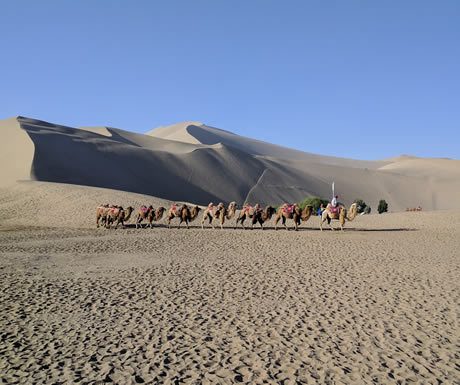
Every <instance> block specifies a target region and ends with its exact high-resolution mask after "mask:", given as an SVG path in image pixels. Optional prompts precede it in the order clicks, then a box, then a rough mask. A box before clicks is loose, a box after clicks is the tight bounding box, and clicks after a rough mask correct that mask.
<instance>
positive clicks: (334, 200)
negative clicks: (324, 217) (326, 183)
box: [331, 195, 339, 208]
mask: <svg viewBox="0 0 460 385" xmlns="http://www.w3.org/2000/svg"><path fill="white" fill-rule="evenodd" d="M338 198H339V196H338V195H336V196H335V197H333V198H332V200H331V206H332V207H334V208H336V207H337V199H338Z"/></svg>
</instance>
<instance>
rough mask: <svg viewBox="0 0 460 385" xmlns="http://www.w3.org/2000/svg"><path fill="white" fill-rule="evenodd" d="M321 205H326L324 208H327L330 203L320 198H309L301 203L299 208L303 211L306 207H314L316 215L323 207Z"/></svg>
mask: <svg viewBox="0 0 460 385" xmlns="http://www.w3.org/2000/svg"><path fill="white" fill-rule="evenodd" d="M321 203H322V204H323V205H324V207H326V206H327V204H328V203H329V201H328V200H327V199H322V198H319V197H308V198H305V199H304V200H303V201H302V202H300V203H299V207H300V208H301V209H302V210H303V209H304V208H305V207H306V206H309V205H310V206H313V213H314V214H315V215H316V212H317V211H318V209H319V207H320V206H321Z"/></svg>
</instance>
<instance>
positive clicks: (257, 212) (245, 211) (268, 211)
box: [235, 203, 276, 229]
mask: <svg viewBox="0 0 460 385" xmlns="http://www.w3.org/2000/svg"><path fill="white" fill-rule="evenodd" d="M275 211H276V210H275V208H274V207H272V206H267V207H266V208H265V210H262V208H261V207H260V205H259V204H258V203H256V204H255V205H254V207H253V206H251V205H248V204H245V205H244V206H243V208H242V209H241V211H240V213H239V214H238V217H237V218H236V222H235V229H236V228H237V227H238V224H239V223H241V226H243V229H246V227H244V221H245V220H246V219H248V218H249V219H251V225H252V226H251V227H252V228H254V225H255V224H256V223H257V222H259V224H260V226H261V227H262V229H263V228H264V226H263V224H264V222H266V221H269V220H270V219H271V218H272V216H273V214H275Z"/></svg>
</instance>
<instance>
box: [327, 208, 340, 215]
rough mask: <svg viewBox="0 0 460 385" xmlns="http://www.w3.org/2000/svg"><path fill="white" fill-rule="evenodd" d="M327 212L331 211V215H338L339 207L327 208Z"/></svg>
mask: <svg viewBox="0 0 460 385" xmlns="http://www.w3.org/2000/svg"><path fill="white" fill-rule="evenodd" d="M329 210H330V211H331V214H338V213H339V206H337V207H332V206H331V207H329Z"/></svg>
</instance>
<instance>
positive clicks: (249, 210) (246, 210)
mask: <svg viewBox="0 0 460 385" xmlns="http://www.w3.org/2000/svg"><path fill="white" fill-rule="evenodd" d="M259 210H261V207H260V205H259V204H258V203H256V204H255V206H254V207H253V206H251V205H250V204H247V203H245V204H244V205H243V208H242V209H241V210H240V213H239V214H238V216H237V217H236V222H235V229H236V228H237V227H238V224H239V223H241V226H243V229H246V227H244V221H245V220H246V219H247V218H251V219H252V217H253V216H254V213H256V212H257V211H259ZM253 227H254V225H253Z"/></svg>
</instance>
